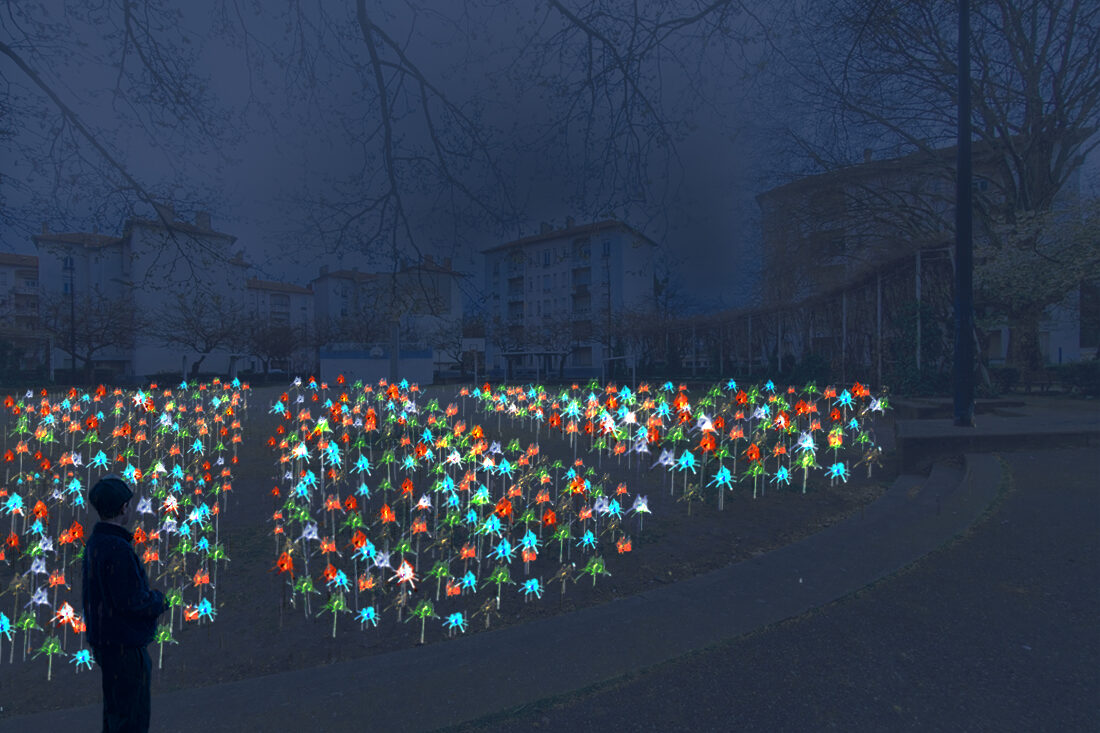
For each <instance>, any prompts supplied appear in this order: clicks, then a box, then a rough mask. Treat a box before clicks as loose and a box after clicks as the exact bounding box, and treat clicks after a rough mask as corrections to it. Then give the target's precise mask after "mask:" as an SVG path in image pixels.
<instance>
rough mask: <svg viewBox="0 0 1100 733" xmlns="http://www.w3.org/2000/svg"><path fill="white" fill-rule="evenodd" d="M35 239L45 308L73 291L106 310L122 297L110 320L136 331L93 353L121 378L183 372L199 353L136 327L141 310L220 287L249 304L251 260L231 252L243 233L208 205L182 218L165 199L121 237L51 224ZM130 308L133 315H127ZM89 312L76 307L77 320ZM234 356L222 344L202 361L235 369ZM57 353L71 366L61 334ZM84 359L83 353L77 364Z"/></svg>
mask: <svg viewBox="0 0 1100 733" xmlns="http://www.w3.org/2000/svg"><path fill="white" fill-rule="evenodd" d="M32 240H33V243H34V246H35V248H36V249H37V251H38V260H39V274H40V284H41V288H40V294H41V300H42V309H43V310H49V309H56V308H58V307H61V308H63V307H64V304H65V302H68V301H70V299H71V302H70V305H71V306H74V307H75V305H76V304H81V305H82V306H84V307H86V308H94V309H96V310H103V311H106V309H107V308H108V307H109V306H118V305H119V304H121V306H122V308H121V312H113V313H112V314H110V316H109V321H108V322H107V325H108V326H109V327H110V328H112V329H114V330H117V331H120V332H127V333H132V337H131V338H128V339H122V340H121V341H122V343H120V344H117V345H112V346H110V347H108V348H104V349H99V350H97V351H96V352H95V353H94V354H93V361H94V363H95V366H96V368H97V369H100V370H105V371H107V372H109V373H110V374H112V375H113V376H115V377H117V378H129V377H134V376H146V375H151V374H157V373H165V372H178V371H181V370H182V369H185V368H186V365H187V364H188V363H193V361H194V359H196V358H198V354H197V353H194V352H192V351H189V350H187V349H182V348H180V347H178V346H166V345H164V344H163V343H161V342H160V341H159V340H158V339H156V338H154V337H153V336H152V335H151V334H150V333H148V332H147V331H146V330H144V329H141V328H139V327H137V324H139V323H140V320H141V318H153V317H158V316H161V315H163V314H166V313H170V312H171V309H172V308H173V307H174V306H175V304H176V303H177V300H178V298H179V297H180V296H181V295H183V296H185V297H194V296H195V295H203V294H217V295H218V296H219V297H220V298H222V299H224V300H225V301H226V302H227V303H229V304H230V305H229V306H227V307H242V306H243V302H244V301H243V298H244V287H243V284H244V282H245V279H246V272H247V270H248V263H247V262H245V261H244V259H243V257H242V255H241V253H240V252H238V253H236V254H230V250H231V247H232V246H233V244H234V243H235V242H236V237H234V236H232V235H229V234H226V233H223V232H219V231H216V230H215V229H213V228H212V227H211V223H210V217H209V215H208V214H205V213H202V212H199V213H198V214H197V215H196V216H195V218H194V221H182V220H180V219H178V218H177V217H176V214H175V211H174V209H173V208H172V207H171V206H161V207H158V211H157V217H156V218H153V219H144V218H139V217H134V218H131V219H129V220H128V221H127V222H126V223H125V225H124V227H123V234H122V236H120V237H116V236H109V235H103V234H99V233H94V232H93V233H88V232H53V231H50V229H49V226H48V225H46V224H44V225H43V227H42V232H41V233H40V234H36V235H34V236H33V237H32ZM127 314H130V315H132V316H134V318H132V319H129V320H128V319H127V318H126V315H127ZM83 318H84V316H83V315H82V314H77V316H76V322H77V323H78V324H80V323H81V321H82V319H83ZM100 320H102V319H100ZM131 321H132V322H131ZM91 325H92V326H100V327H102V326H104V323H96V324H91ZM81 350H82V349H81V348H80V344H78V351H81ZM231 357H232V354H230V352H229V351H228V349H220V350H218V351H217V352H216V353H214V354H211V355H209V356H207V357H206V358H205V359H204V361H203V368H204V370H207V369H208V370H212V371H228V369H229V365H230V361H231ZM52 358H53V363H54V364H55V365H57V366H58V367H65V368H71V366H72V361H73V360H72V357H71V356H70V355H69V354H68V353H65V352H64V351H62V350H61V349H59V348H57V345H56V342H55V345H54V349H53V354H52ZM82 366H83V364H82V362H81V361H79V360H78V361H77V368H80V367H82Z"/></svg>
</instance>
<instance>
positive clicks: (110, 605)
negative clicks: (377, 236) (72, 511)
mask: <svg viewBox="0 0 1100 733" xmlns="http://www.w3.org/2000/svg"><path fill="white" fill-rule="evenodd" d="M133 496H134V493H133V492H132V491H131V490H130V487H129V486H127V485H126V482H125V481H123V480H122V479H121V478H119V477H118V476H105V477H104V478H102V479H100V480H99V481H98V482H97V483H96V484H95V486H93V487H92V489H91V491H89V492H88V501H89V503H90V504H91V505H92V506H93V507H95V510H96V512H97V513H98V514H99V522H97V523H96V525H95V527H94V528H93V529H92V532H91V534H90V535H89V537H88V542H87V545H86V546H85V548H84V579H83V580H84V588H83V602H84V622H85V624H86V625H87V639H88V645H89V646H90V647H91V649H92V656H93V657H94V658H95V661H96V664H98V665H99V668H100V670H101V671H102V673H103V731H104V733H108V732H110V733H115V732H116V731H117V732H119V733H122V732H123V731H125V732H126V733H130V732H131V731H133V732H135V733H137V732H138V731H148V730H149V717H150V681H151V676H152V670H153V663H152V660H151V659H150V658H149V652H148V650H147V649H146V647H147V646H148V645H149V644H150V643H151V642H152V641H153V638H154V635H155V633H156V628H157V618H158V617H159V616H160V615H161V614H162V613H164V612H165V611H166V610H168V604H167V602H166V601H165V598H164V594H163V593H161V592H160V591H158V590H152V589H150V588H149V581H148V578H147V577H146V575H145V569H144V568H143V567H142V566H141V563H140V562H139V561H138V557H137V554H136V553H135V552H134V547H133V540H134V538H133V535H132V534H131V533H130V531H129V530H128V529H127V526H128V525H129V524H130V522H131V520H132V519H133V510H132V509H131V507H130V500H131V499H132V498H133Z"/></svg>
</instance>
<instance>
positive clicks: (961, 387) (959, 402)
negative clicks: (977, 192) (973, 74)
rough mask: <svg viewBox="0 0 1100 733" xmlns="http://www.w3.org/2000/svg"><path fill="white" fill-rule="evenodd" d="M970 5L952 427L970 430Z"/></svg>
mask: <svg viewBox="0 0 1100 733" xmlns="http://www.w3.org/2000/svg"><path fill="white" fill-rule="evenodd" d="M970 134H971V133H970V2H969V0H959V140H958V147H957V152H958V165H957V169H956V172H955V178H956V181H955V185H956V189H955V375H954V376H955V405H954V406H955V425H958V426H959V427H967V428H969V427H973V426H974V241H973V235H972V228H971V227H972V225H971V217H972V213H973V210H972V200H971V195H972V194H971V191H970V177H971V162H970Z"/></svg>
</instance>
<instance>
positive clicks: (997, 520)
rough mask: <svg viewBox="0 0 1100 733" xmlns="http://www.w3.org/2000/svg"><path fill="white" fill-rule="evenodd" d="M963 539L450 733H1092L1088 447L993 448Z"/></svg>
mask: <svg viewBox="0 0 1100 733" xmlns="http://www.w3.org/2000/svg"><path fill="white" fill-rule="evenodd" d="M1003 458H1004V460H1005V462H1006V464H1007V468H1008V471H1007V473H1006V476H1007V478H1008V481H1007V483H1006V486H1005V490H1004V492H1003V493H1002V495H1001V497H1000V499H999V500H998V501H997V502H995V504H994V505H993V507H992V508H991V510H990V511H989V513H988V514H987V515H985V516H984V517H982V518H981V519H980V520H979V521H978V522H977V523H976V524H975V525H974V526H973V527H972V528H971V529H970V530H969V531H968V532H967V533H966V534H965V535H963V536H962V537H960V538H959V539H958V540H956V541H955V542H952V543H950V544H949V545H947V546H945V547H944V548H942V549H940V550H938V551H936V552H934V553H932V554H931V555H929V556H927V557H925V558H924V559H922V560H920V561H918V562H917V563H916V564H915V565H913V566H912V567H910V568H908V569H906V570H904V571H902V572H900V573H898V574H895V575H893V576H891V577H889V578H886V579H884V580H882V581H880V582H879V583H877V584H875V585H873V586H872V587H870V588H868V589H866V590H864V591H861V592H859V593H856V594H854V595H852V596H850V597H847V598H845V599H843V600H841V601H839V602H836V603H833V604H829V605H827V606H824V607H822V608H819V609H816V610H814V611H811V612H809V613H807V614H805V615H803V616H801V617H799V618H796V619H792V620H789V621H786V622H782V623H778V624H774V625H771V626H768V627H765V628H763V629H761V630H759V631H757V632H755V633H752V634H749V635H747V636H744V637H742V638H739V639H736V640H733V641H730V642H727V643H723V644H720V645H717V646H715V647H712V648H710V649H708V650H706V651H704V652H702V653H697V654H692V655H689V656H687V657H685V658H682V659H680V660H676V661H673V662H669V663H665V664H661V665H657V666H655V667H653V668H650V669H648V670H645V671H642V672H639V673H635V674H632V675H629V676H627V677H623V678H620V679H619V680H616V681H614V682H612V683H608V684H603V685H599V686H595V687H592V688H590V689H588V690H585V691H582V692H579V693H574V694H571V695H567V696H563V697H561V698H559V699H557V700H550V701H543V702H541V703H537V704H535V705H531V706H528V707H526V708H524V709H522V710H520V711H516V712H513V713H511V714H506V715H497V716H494V717H491V718H486V719H482V720H480V721H478V722H477V723H476V724H472V725H466V726H461V727H460V728H459V730H462V731H489V730H492V731H497V730H499V731H519V730H533V729H534V730H563V731H564V730H567V731H607V730H630V731H650V730H652V731H722V730H736V731H757V730H759V731H804V730H834V729H835V730H859V731H878V730H882V731H886V730H889V731H908V730H912V731H947V730H950V731H965V730H975V731H987V730H988V731H1046V730H1050V731H1095V730H1098V729H1100V481H1098V480H1097V476H1098V475H1100V453H1098V452H1097V451H1095V450H1093V449H1080V448H1078V449H1063V450H1057V449H1054V450H1042V451H1020V452H1015V453H1011V454H1004V456H1003Z"/></svg>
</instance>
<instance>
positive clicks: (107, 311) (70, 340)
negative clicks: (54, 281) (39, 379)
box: [41, 292, 144, 382]
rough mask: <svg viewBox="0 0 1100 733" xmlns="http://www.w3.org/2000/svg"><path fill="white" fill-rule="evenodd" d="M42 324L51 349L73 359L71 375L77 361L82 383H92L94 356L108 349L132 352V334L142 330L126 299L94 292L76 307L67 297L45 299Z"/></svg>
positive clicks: (142, 321) (79, 300)
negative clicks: (51, 343) (81, 370)
mask: <svg viewBox="0 0 1100 733" xmlns="http://www.w3.org/2000/svg"><path fill="white" fill-rule="evenodd" d="M41 323H42V328H43V329H44V330H45V331H46V332H47V333H49V334H50V335H51V336H52V337H53V343H54V346H55V347H57V348H58V349H60V350H61V351H63V352H65V353H66V354H68V355H69V356H71V357H72V358H73V367H74V371H75V369H76V366H77V360H79V361H80V366H81V367H82V368H83V370H84V378H85V381H86V382H91V381H92V380H93V378H94V374H95V373H94V369H95V356H96V355H97V354H100V353H102V352H104V351H106V350H109V349H130V348H132V347H133V345H134V333H135V331H137V330H138V329H140V328H141V327H142V326H143V323H144V318H142V316H141V315H139V314H137V313H135V312H134V310H133V308H132V307H131V305H130V304H129V303H128V302H127V300H126V299H124V298H117V297H108V296H104V295H101V294H99V293H98V292H93V293H89V294H86V295H83V296H80V297H78V298H77V299H76V302H75V303H72V302H70V296H64V295H56V296H49V297H44V298H43V301H42V306H41ZM74 347H75V348H74ZM74 352H75V353H74Z"/></svg>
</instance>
